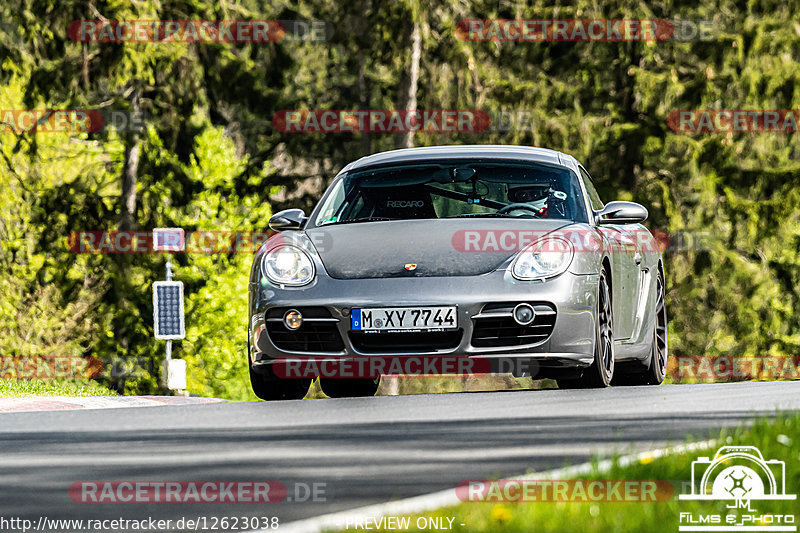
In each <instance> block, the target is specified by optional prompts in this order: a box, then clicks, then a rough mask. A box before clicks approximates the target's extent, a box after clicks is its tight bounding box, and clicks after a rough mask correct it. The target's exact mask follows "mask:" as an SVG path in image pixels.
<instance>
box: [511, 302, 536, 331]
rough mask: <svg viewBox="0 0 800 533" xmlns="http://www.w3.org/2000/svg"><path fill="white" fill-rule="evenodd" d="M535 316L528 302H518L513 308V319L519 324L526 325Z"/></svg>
mask: <svg viewBox="0 0 800 533" xmlns="http://www.w3.org/2000/svg"><path fill="white" fill-rule="evenodd" d="M535 318H536V311H534V310H533V307H531V306H530V305H528V304H519V305H518V306H516V307H515V308H514V321H515V322H516V323H517V324H519V325H520V326H527V325H528V324H530V323H531V322H533V320H534V319H535Z"/></svg>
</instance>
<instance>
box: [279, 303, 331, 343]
mask: <svg viewBox="0 0 800 533" xmlns="http://www.w3.org/2000/svg"><path fill="white" fill-rule="evenodd" d="M289 309H290V308H289V307H274V308H272V309H270V310H269V311H267V316H266V322H267V334H268V335H269V338H270V340H271V341H272V344H274V345H275V346H276V347H278V348H280V349H281V350H284V351H287V352H341V351H343V350H344V342H342V337H341V335H339V330H338V328H337V327H336V324H337V323H338V320H336V319H335V318H333V317H331V314H330V311H328V310H327V309H325V308H324V307H293V308H291V309H296V310H298V311H300V314H302V315H303V324H302V325H301V326H300V327H299V328H297V329H296V330H290V329H288V328H287V327H286V326H284V325H283V315H284V314H285V313H286V311H288V310H289Z"/></svg>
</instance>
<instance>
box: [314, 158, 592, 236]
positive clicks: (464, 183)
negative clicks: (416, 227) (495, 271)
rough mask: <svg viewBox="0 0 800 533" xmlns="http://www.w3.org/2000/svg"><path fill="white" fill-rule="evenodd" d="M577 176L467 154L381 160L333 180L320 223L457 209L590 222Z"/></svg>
mask: <svg viewBox="0 0 800 533" xmlns="http://www.w3.org/2000/svg"><path fill="white" fill-rule="evenodd" d="M582 198H583V197H582V193H581V189H580V186H579V184H578V178H577V176H576V175H575V174H574V173H573V172H572V171H570V170H569V169H568V168H565V167H562V166H556V165H547V164H542V163H526V164H523V163H516V162H485V161H484V162H474V163H471V162H464V161H459V162H456V163H452V164H445V163H437V164H425V165H404V166H392V167H379V168H375V169H370V170H365V171H360V172H358V171H357V172H352V173H348V174H347V175H345V176H344V177H343V178H342V179H340V180H339V181H337V182H336V184H335V185H334V189H333V190H332V191H331V193H330V194H329V195H328V197H327V198H326V199H325V202H324V204H323V206H322V208H321V209H320V211H319V215H318V216H317V218H316V221H315V225H317V226H325V225H329V224H345V223H354V222H369V221H381V220H408V219H431V218H453V217H465V218H466V217H487V218H489V217H519V218H532V219H537V218H538V219H562V220H572V221H576V222H586V221H587V217H586V210H585V208H584V205H585V204H584V203H583V200H582Z"/></svg>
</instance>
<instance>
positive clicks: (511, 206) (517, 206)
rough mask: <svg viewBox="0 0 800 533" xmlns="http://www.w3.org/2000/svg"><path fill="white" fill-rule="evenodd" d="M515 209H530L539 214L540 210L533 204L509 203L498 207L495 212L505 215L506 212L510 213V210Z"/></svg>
mask: <svg viewBox="0 0 800 533" xmlns="http://www.w3.org/2000/svg"><path fill="white" fill-rule="evenodd" d="M515 209H524V210H525V211H530V212H531V213H533V214H535V215H537V216H538V215H539V210H538V209H536V208H535V207H533V206H532V205H529V204H521V203H520V204H508V205H507V206H505V207H501V208H500V209H498V210H497V211H495V212H496V213H497V214H500V215H503V214H505V213H508V212H509V211H514V210H515Z"/></svg>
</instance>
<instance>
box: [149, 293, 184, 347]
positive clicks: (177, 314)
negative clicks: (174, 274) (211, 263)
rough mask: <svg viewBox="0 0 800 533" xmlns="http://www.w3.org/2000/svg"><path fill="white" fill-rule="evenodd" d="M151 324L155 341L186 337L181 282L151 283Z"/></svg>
mask: <svg viewBox="0 0 800 533" xmlns="http://www.w3.org/2000/svg"><path fill="white" fill-rule="evenodd" d="M153 324H154V327H155V333H156V339H167V340H170V339H182V338H184V337H185V336H186V330H185V324H184V320H183V282H182V281H156V282H155V283H153Z"/></svg>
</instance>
